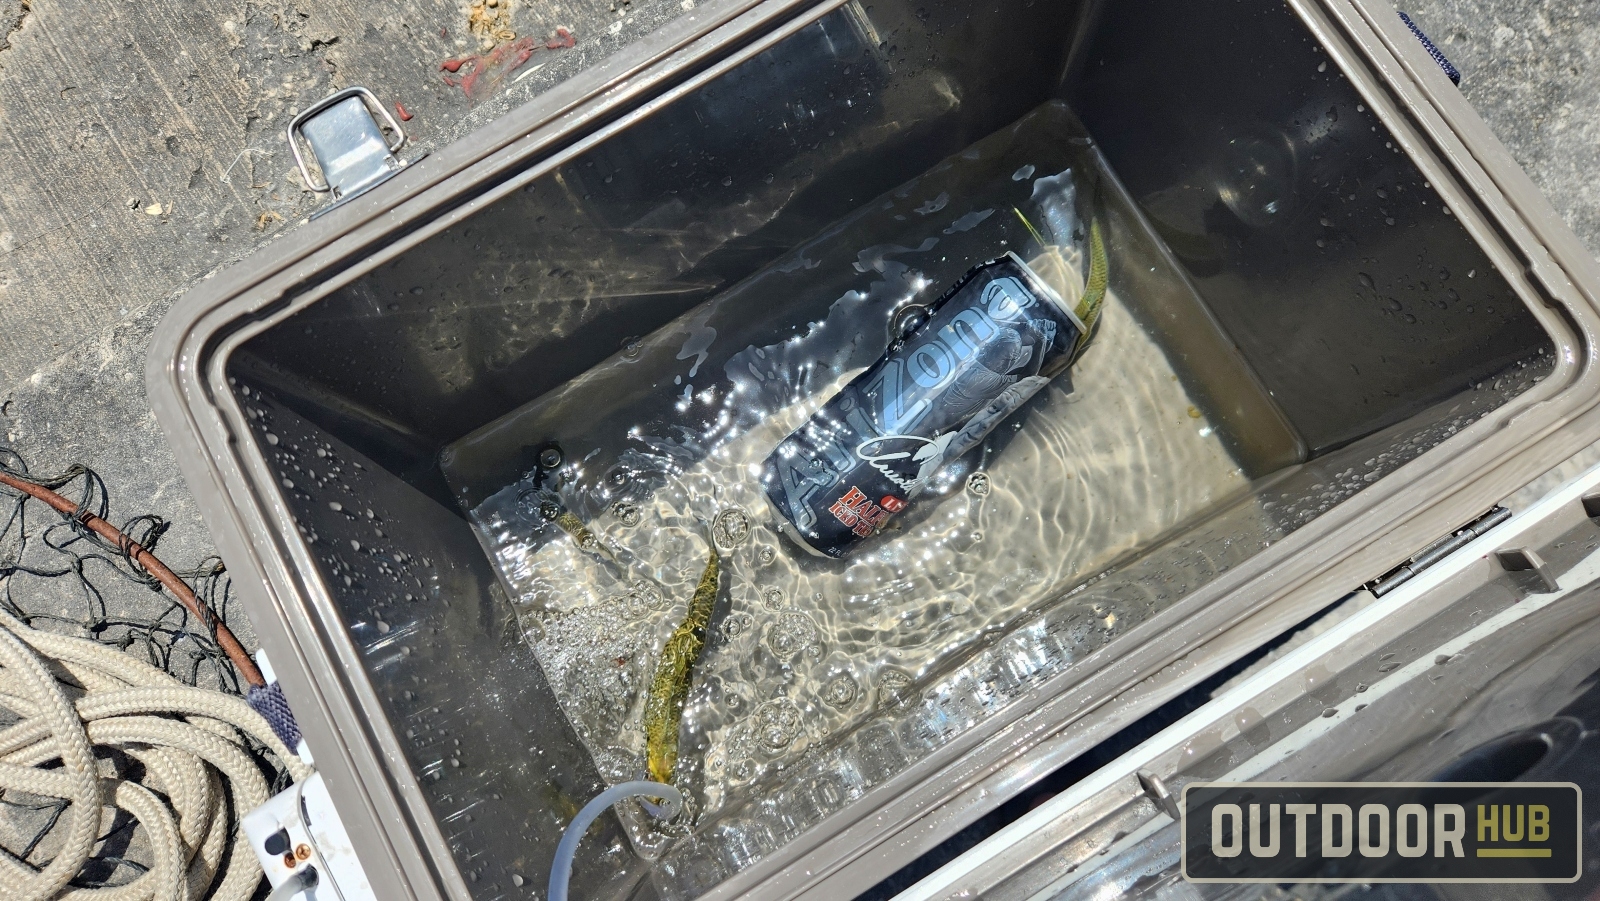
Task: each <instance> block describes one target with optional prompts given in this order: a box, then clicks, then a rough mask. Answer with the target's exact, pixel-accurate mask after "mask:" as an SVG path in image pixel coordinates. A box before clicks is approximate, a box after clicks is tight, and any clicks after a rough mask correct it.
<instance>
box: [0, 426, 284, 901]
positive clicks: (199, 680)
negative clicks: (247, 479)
mask: <svg viewBox="0 0 1600 901" xmlns="http://www.w3.org/2000/svg"><path fill="white" fill-rule="evenodd" d="M0 472H3V473H5V474H6V475H10V476H13V477H15V478H19V479H24V480H27V481H30V482H32V483H34V484H36V485H42V486H44V487H46V488H49V489H51V490H53V491H55V492H57V493H58V494H60V495H62V496H64V497H66V498H67V499H68V500H69V501H71V502H73V503H75V504H76V505H77V511H76V514H77V515H72V514H64V513H61V512H58V511H57V510H55V509H53V508H51V507H49V506H47V505H46V504H45V503H43V502H41V501H39V500H37V499H34V498H31V497H29V496H27V495H25V494H22V493H20V492H17V491H14V490H12V489H10V488H9V487H7V486H5V485H0V608H3V609H4V610H5V612H6V613H8V614H10V615H11V616H12V617H15V618H16V619H18V620H21V621H22V622H23V623H26V624H27V625H29V626H31V627H33V628H35V629H40V630H43V631H47V632H54V633H58V634H63V635H70V636H74V637H77V638H86V639H89V640H91V641H94V642H97V643H99V644H102V645H106V646H109V647H112V648H116V649H117V650H119V651H122V652H124V653H127V654H129V655H132V656H133V657H134V658H136V659H138V660H141V661H143V662H145V663H148V664H150V665H151V666H154V667H156V668H157V669H160V670H164V671H165V672H167V673H169V674H170V675H172V676H174V677H175V678H177V679H178V680H180V681H182V682H184V683H187V684H189V685H193V686H196V687H200V688H206V689H211V690H215V691H219V692H222V693H224V694H229V695H242V694H243V689H244V688H245V686H244V685H243V684H242V682H241V679H240V677H239V674H238V672H237V671H236V670H235V669H234V668H233V666H232V665H231V663H230V662H229V660H228V658H227V656H226V655H225V654H224V653H223V651H222V649H221V648H220V647H219V646H218V643H217V640H216V635H215V633H214V632H213V631H212V630H211V629H210V628H208V627H207V625H206V624H205V623H203V622H201V621H199V620H198V619H197V618H196V617H195V616H194V615H193V614H191V613H190V612H189V611H188V610H187V609H185V607H184V606H183V605H182V604H180V603H179V602H178V601H177V600H176V599H175V598H174V597H173V595H172V594H171V593H170V592H167V591H164V590H163V589H162V586H161V585H160V583H159V582H158V581H157V580H156V579H155V578H154V577H153V576H151V575H150V574H149V573H147V572H146V571H145V570H144V569H143V568H142V567H141V566H139V565H138V564H137V563H136V562H134V560H133V559H132V558H131V556H130V554H129V552H128V551H127V550H125V549H124V548H123V547H120V546H119V545H118V544H116V543H114V542H112V541H109V540H107V539H106V538H104V537H102V536H100V535H98V534H96V533H95V532H93V531H92V530H90V529H89V528H88V526H87V525H86V524H85V522H84V518H85V515H86V514H93V515H94V516H98V517H101V518H103V519H106V520H111V513H112V510H111V507H112V503H111V495H110V492H109V490H108V488H107V486H106V483H105V481H104V480H103V479H101V477H100V476H99V475H97V474H96V473H95V472H94V470H92V469H89V468H88V467H85V466H72V467H70V468H68V469H67V470H65V471H64V472H61V473H59V474H54V475H42V474H36V473H33V472H31V471H30V470H29V468H28V465H27V463H26V462H25V461H24V460H23V458H22V457H21V456H20V455H18V454H17V453H16V452H15V451H12V450H10V449H8V448H5V447H0ZM113 522H114V521H113ZM169 526H170V523H168V522H167V521H166V520H165V519H163V518H162V517H160V516H157V515H154V514H148V513H146V514H141V515H136V516H132V517H131V518H128V519H126V520H125V521H123V522H122V523H120V528H121V531H122V532H123V534H125V535H127V536H128V537H129V538H131V539H132V540H133V541H135V542H137V543H138V544H139V545H142V546H143V547H144V548H145V549H146V550H149V551H151V552H152V553H156V552H157V551H156V549H157V548H158V546H159V545H160V543H161V540H162V537H163V536H164V535H165V534H166V533H167V531H168V528H169ZM167 562H169V563H171V562H172V561H167ZM173 568H174V570H175V571H176V572H177V574H178V575H179V577H180V578H182V579H183V580H184V581H185V582H187V583H188V584H189V585H190V586H191V587H192V588H193V589H194V592H195V594H196V596H197V597H198V598H199V600H200V601H201V602H202V603H203V604H205V605H207V606H209V607H210V609H211V610H212V611H214V613H215V616H216V618H217V619H218V620H219V621H221V622H223V623H227V622H228V620H229V619H230V617H231V616H234V615H235V611H234V608H235V606H236V605H235V603H234V597H233V585H232V580H231V578H230V577H229V575H228V572H227V570H226V568H225V567H224V566H223V563H222V561H221V559H220V558H217V557H214V556H211V557H206V558H205V559H202V560H200V561H199V562H198V563H197V564H195V565H194V566H193V567H192V568H189V569H187V570H184V569H179V568H177V567H173ZM56 677H57V679H59V680H61V681H62V682H65V683H67V684H68V685H69V686H70V684H71V682H72V680H71V677H70V676H68V675H66V674H65V673H57V675H56ZM10 700H11V699H9V698H6V697H0V729H4V728H6V727H8V726H11V725H13V724H15V723H17V722H18V721H19V720H20V719H21V716H20V711H17V710H13V709H11V708H10V707H8V706H7V702H8V701H10ZM243 744H244V746H245V747H246V749H247V750H248V751H249V752H250V753H251V755H252V756H253V757H254V758H255V759H256V762H257V763H258V764H259V765H260V766H261V767H262V769H263V772H265V773H268V774H270V775H269V778H270V780H271V786H272V791H273V792H276V791H278V790H280V789H281V788H282V787H284V786H285V785H286V784H287V777H286V774H285V773H284V772H283V770H282V768H281V767H280V766H279V765H278V764H279V761H277V760H275V759H273V758H272V757H271V756H270V755H265V754H263V753H262V752H263V750H264V748H263V747H262V746H261V745H260V743H259V742H256V741H253V740H249V739H245V740H244V741H243ZM103 765H104V766H105V767H107V768H109V769H108V771H107V772H106V773H105V775H110V771H111V770H115V771H116V773H117V774H118V776H119V777H120V778H124V779H135V780H136V779H138V778H139V777H140V773H139V763H138V762H137V761H136V760H130V759H118V760H108V761H106V762H105V763H104V764H103ZM66 806H67V804H66V802H65V801H62V800H59V799H42V798H39V797H37V796H32V795H29V794H28V793H26V792H19V791H0V848H3V849H4V851H6V852H8V853H9V854H10V855H11V856H12V858H13V860H18V861H24V862H34V861H38V860H40V859H48V858H49V856H50V854H51V850H52V843H53V842H54V841H56V840H57V837H56V836H55V835H54V833H55V832H57V831H59V829H58V826H59V824H60V823H61V821H62V816H63V811H64V810H65V808H66ZM232 828H233V829H237V824H236V823H235V824H233V825H232ZM136 832H137V830H136V829H135V828H134V820H133V818H131V817H129V816H127V815H126V814H125V813H123V812H121V811H118V812H117V815H116V816H113V817H107V819H106V820H105V821H104V826H103V829H102V834H101V835H100V836H99V842H98V846H97V851H96V853H95V856H94V859H93V860H91V861H90V864H91V865H89V866H86V867H85V868H84V869H83V870H82V871H81V872H80V873H79V874H78V876H77V877H76V879H74V880H73V882H72V883H71V885H72V886H74V887H87V888H93V887H104V886H116V885H122V884H126V883H128V882H130V881H131V880H133V879H135V878H137V877H139V876H140V875H141V874H143V873H144V872H145V871H147V870H148V869H149V867H150V862H149V860H148V859H145V858H146V855H145V854H144V853H143V852H142V849H141V848H140V847H139V846H140V842H139V840H138V838H137V836H136ZM30 865H35V866H36V864H33V863H30Z"/></svg>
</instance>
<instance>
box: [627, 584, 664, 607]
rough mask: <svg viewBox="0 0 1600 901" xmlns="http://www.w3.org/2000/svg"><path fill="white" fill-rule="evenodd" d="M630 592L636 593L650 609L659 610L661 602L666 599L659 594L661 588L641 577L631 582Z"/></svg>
mask: <svg viewBox="0 0 1600 901" xmlns="http://www.w3.org/2000/svg"><path fill="white" fill-rule="evenodd" d="M631 593H632V594H635V595H637V596H638V597H639V600H640V601H641V602H642V603H643V604H644V605H645V606H646V607H649V608H650V609H652V610H660V609H661V607H662V604H663V603H664V602H665V601H666V597H665V596H663V595H662V594H661V589H659V588H657V587H656V586H654V585H652V584H651V583H649V582H646V581H645V580H643V579H639V580H637V581H635V582H634V583H633V591H632V592H631Z"/></svg>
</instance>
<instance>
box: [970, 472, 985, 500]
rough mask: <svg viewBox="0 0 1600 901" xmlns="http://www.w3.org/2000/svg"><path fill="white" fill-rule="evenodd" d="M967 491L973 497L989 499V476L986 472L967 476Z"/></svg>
mask: <svg viewBox="0 0 1600 901" xmlns="http://www.w3.org/2000/svg"><path fill="white" fill-rule="evenodd" d="M967 491H968V492H969V493H971V494H972V496H973V497H988V496H989V474H988V473H986V472H975V473H973V474H972V475H970V476H967Z"/></svg>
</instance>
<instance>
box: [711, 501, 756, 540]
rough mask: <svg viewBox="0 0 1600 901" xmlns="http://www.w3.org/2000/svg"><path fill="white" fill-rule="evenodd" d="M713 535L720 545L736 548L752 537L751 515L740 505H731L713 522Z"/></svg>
mask: <svg viewBox="0 0 1600 901" xmlns="http://www.w3.org/2000/svg"><path fill="white" fill-rule="evenodd" d="M711 537H712V538H713V539H714V540H715V541H716V542H717V545H718V546H719V547H723V548H735V547H738V546H739V545H741V544H744V543H745V541H746V540H748V539H749V538H750V517H749V515H747V514H746V513H745V512H744V511H743V510H741V509H739V508H738V507H729V508H728V509H726V510H724V511H722V512H721V513H718V514H717V518H716V519H714V520H712V522H711Z"/></svg>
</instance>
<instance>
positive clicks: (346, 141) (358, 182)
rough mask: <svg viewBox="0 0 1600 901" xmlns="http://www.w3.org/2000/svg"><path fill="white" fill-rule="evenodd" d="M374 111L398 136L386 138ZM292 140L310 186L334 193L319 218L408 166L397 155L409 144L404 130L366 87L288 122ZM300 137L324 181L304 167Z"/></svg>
mask: <svg viewBox="0 0 1600 901" xmlns="http://www.w3.org/2000/svg"><path fill="white" fill-rule="evenodd" d="M373 110H377V111H378V113H379V114H381V115H382V116H383V122H384V124H385V125H387V126H388V129H389V131H390V132H391V133H392V134H393V135H394V138H393V139H392V140H390V139H387V138H385V137H384V135H383V129H382V127H380V126H379V124H378V120H377V118H376V117H374V116H373V113H372V111H373ZM288 139H289V149H290V150H292V151H294V161H295V164H296V165H297V166H299V167H300V177H301V178H302V179H304V180H305V184H306V187H308V188H310V189H311V190H313V191H316V192H317V193H319V194H325V193H329V192H331V193H332V194H333V197H334V202H333V203H332V204H330V205H329V206H327V207H324V208H323V209H321V210H318V211H317V213H316V215H318V216H320V215H322V214H323V213H326V212H327V211H328V210H331V209H333V208H334V207H336V206H338V205H339V204H341V203H343V202H345V201H347V200H349V199H350V198H352V197H355V196H357V195H359V194H362V193H364V192H366V191H369V190H371V189H372V188H375V187H377V186H378V185H380V184H382V183H383V182H385V181H387V180H388V179H390V178H392V177H393V176H394V175H395V173H397V172H399V171H400V170H401V169H404V168H405V167H406V166H407V165H408V163H407V161H405V160H402V159H399V158H398V157H396V156H395V155H394V152H395V151H397V150H399V149H400V147H401V146H402V145H404V144H405V142H406V134H405V131H404V130H402V129H401V128H400V123H399V122H397V121H395V118H394V116H392V115H390V113H389V110H388V109H387V108H385V107H384V105H383V104H382V103H379V102H378V98H377V96H376V95H374V94H373V93H372V92H371V91H369V90H367V89H366V88H361V87H355V88H345V89H344V90H342V91H339V92H337V93H334V94H330V95H329V96H327V97H324V98H323V99H321V100H319V101H317V102H316V103H313V104H312V105H311V106H310V108H308V109H306V110H305V111H304V112H302V113H300V115H298V116H295V117H294V121H292V122H290V123H289V131H288ZM302 139H304V140H305V141H306V142H307V143H309V144H310V145H311V153H312V154H313V155H314V156H315V157H316V159H317V166H318V167H319V168H321V170H322V175H323V180H321V181H320V182H319V181H318V179H317V178H316V177H315V176H313V175H312V173H311V170H310V169H309V168H308V167H307V166H306V159H305V156H304V154H302V153H301V150H300V144H301V140H302ZM313 218H314V217H313Z"/></svg>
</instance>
